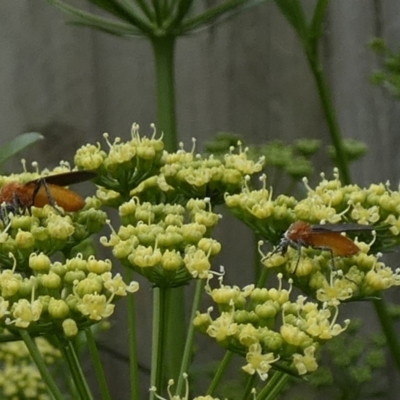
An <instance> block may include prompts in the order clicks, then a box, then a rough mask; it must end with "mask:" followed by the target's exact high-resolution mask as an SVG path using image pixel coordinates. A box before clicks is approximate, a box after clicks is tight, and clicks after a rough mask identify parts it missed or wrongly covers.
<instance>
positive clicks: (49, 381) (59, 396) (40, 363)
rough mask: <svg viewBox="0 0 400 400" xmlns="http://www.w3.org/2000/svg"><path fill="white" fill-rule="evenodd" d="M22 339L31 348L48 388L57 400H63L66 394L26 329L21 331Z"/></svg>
mask: <svg viewBox="0 0 400 400" xmlns="http://www.w3.org/2000/svg"><path fill="white" fill-rule="evenodd" d="M19 333H20V335H21V338H22V340H23V341H24V342H25V345H26V347H27V348H28V350H29V353H30V355H31V357H32V359H33V361H34V362H35V364H36V366H37V368H38V370H39V372H40V375H41V376H42V378H43V381H44V382H45V384H46V386H47V388H48V390H49V391H50V392H51V394H52V395H53V397H54V399H55V400H63V399H64V396H63V395H62V394H61V392H60V389H58V387H57V384H56V382H55V381H54V379H53V377H52V376H51V374H50V372H49V370H48V369H47V366H46V364H45V362H44V359H43V357H42V355H41V354H40V351H39V349H38V347H37V345H36V343H35V341H34V339H32V338H31V337H30V335H29V333H28V331H26V330H25V329H21V330H20V331H19Z"/></svg>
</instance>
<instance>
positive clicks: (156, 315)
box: [150, 287, 167, 400]
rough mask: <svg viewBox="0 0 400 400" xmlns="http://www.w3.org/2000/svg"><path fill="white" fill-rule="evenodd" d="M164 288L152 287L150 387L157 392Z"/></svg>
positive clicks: (161, 364)
mask: <svg viewBox="0 0 400 400" xmlns="http://www.w3.org/2000/svg"><path fill="white" fill-rule="evenodd" d="M165 291H166V289H165V288H159V287H156V288H154V289H153V324H152V332H153V333H152V346H151V349H152V355H151V372H150V387H151V388H153V387H155V388H156V389H157V392H158V394H161V392H162V383H163V378H162V375H163V374H162V370H163V368H164V344H165V334H166V332H165V328H166V327H165V322H166V321H165V319H166V318H165V314H166V308H167V305H166V302H165V298H166V293H165ZM150 399H151V400H154V399H155V392H154V391H151V392H150Z"/></svg>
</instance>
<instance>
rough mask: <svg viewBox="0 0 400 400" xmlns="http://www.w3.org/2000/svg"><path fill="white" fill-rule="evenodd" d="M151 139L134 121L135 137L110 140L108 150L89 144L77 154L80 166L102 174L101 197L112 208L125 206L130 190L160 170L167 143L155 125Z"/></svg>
mask: <svg viewBox="0 0 400 400" xmlns="http://www.w3.org/2000/svg"><path fill="white" fill-rule="evenodd" d="M153 130H154V132H153V135H152V137H151V138H147V137H141V136H140V134H139V125H138V124H133V126H132V131H131V140H129V141H127V142H122V141H121V139H120V138H119V137H117V138H115V140H114V142H113V143H110V142H109V141H108V134H104V138H105V139H106V141H107V145H108V153H107V152H106V151H104V150H103V149H102V148H101V145H100V143H97V145H93V144H87V145H85V146H83V147H81V148H80V149H79V150H78V151H77V152H76V155H75V164H76V165H77V166H78V168H81V169H86V170H94V171H96V172H97V173H98V178H97V179H95V182H96V183H98V184H99V185H101V186H102V187H101V188H99V190H98V191H97V196H98V198H99V199H100V200H101V201H102V202H103V203H104V204H107V205H109V206H112V207H117V206H119V205H121V204H122V203H123V202H124V201H126V200H127V199H128V198H129V192H130V191H131V190H132V189H134V188H135V187H137V186H138V185H139V184H140V183H141V182H142V181H144V180H145V179H147V178H149V177H152V176H154V175H157V174H158V173H159V168H160V165H161V164H160V163H161V156H162V154H163V149H164V143H163V142H162V140H161V139H162V138H156V131H155V128H154V126H153Z"/></svg>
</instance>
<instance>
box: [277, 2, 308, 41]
mask: <svg viewBox="0 0 400 400" xmlns="http://www.w3.org/2000/svg"><path fill="white" fill-rule="evenodd" d="M275 4H276V5H277V6H278V8H279V9H280V11H281V13H282V14H283V15H284V17H285V18H286V19H287V21H288V22H289V24H290V25H292V27H293V28H294V29H295V31H296V32H297V34H298V35H299V37H300V39H301V40H302V41H303V43H306V42H307V36H308V26H307V20H306V16H305V14H304V10H303V8H302V6H301V4H300V1H299V0H275Z"/></svg>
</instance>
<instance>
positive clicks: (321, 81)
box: [308, 55, 351, 185]
mask: <svg viewBox="0 0 400 400" xmlns="http://www.w3.org/2000/svg"><path fill="white" fill-rule="evenodd" d="M308 62H309V64H310V67H311V71H312V73H313V75H314V79H315V83H316V84H317V89H318V94H319V98H320V100H321V105H322V108H323V111H324V114H325V119H326V122H327V124H328V128H329V133H330V136H331V140H332V144H333V147H334V148H335V153H336V165H337V167H338V169H339V173H340V178H341V180H342V181H343V183H344V184H346V185H348V184H350V182H351V177H350V169H349V162H348V159H347V156H346V153H345V151H344V146H343V138H342V134H341V132H340V128H339V124H338V122H337V117H336V111H335V107H334V105H333V101H332V95H331V93H330V90H329V87H328V85H327V83H326V79H325V76H324V73H323V70H322V66H321V63H320V62H319V60H318V59H317V57H314V56H311V55H309V56H308Z"/></svg>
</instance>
